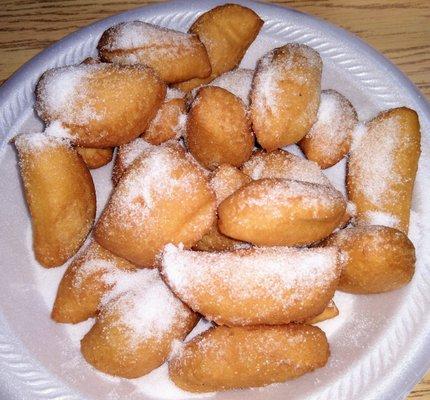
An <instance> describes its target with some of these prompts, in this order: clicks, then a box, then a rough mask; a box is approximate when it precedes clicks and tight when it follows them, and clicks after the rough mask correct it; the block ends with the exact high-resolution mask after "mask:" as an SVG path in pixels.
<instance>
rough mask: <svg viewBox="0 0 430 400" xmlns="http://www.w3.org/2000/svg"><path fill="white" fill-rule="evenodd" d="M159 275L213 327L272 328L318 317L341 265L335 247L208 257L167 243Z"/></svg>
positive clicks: (202, 253)
mask: <svg viewBox="0 0 430 400" xmlns="http://www.w3.org/2000/svg"><path fill="white" fill-rule="evenodd" d="M161 271H162V274H163V276H164V278H165V280H166V282H167V284H168V285H169V287H170V288H171V289H172V290H173V292H174V293H175V294H176V295H177V296H178V297H179V298H180V299H181V300H182V301H183V302H185V303H186V304H188V306H190V308H192V309H193V310H194V311H196V312H198V313H200V314H202V315H204V316H205V318H206V319H208V320H210V321H214V322H216V323H217V324H218V325H228V326H235V325H260V324H266V325H278V324H287V323H289V322H292V321H302V320H304V319H306V318H310V317H315V316H317V315H318V314H321V313H322V312H323V311H324V309H325V307H326V306H327V304H328V302H329V301H330V300H331V299H332V297H333V295H334V292H335V290H336V287H337V284H338V280H339V275H340V272H341V264H340V262H339V252H338V250H337V249H336V248H335V247H333V248H325V249H322V248H312V249H294V248H289V247H272V248H270V247H266V248H264V247H262V248H253V249H245V250H237V251H233V252H216V253H210V252H195V251H190V250H184V249H182V248H181V247H179V248H178V247H175V246H174V245H172V244H169V245H167V246H166V247H165V248H164V251H163V254H162V256H161Z"/></svg>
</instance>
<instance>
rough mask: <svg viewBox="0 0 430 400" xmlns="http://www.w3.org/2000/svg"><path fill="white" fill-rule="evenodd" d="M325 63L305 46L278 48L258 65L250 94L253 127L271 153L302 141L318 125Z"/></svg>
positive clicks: (261, 143)
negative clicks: (317, 119) (322, 71)
mask: <svg viewBox="0 0 430 400" xmlns="http://www.w3.org/2000/svg"><path fill="white" fill-rule="evenodd" d="M321 69H322V62H321V58H320V56H319V54H318V53H317V52H316V51H315V50H312V49H311V48H310V47H308V46H305V45H303V44H297V43H289V44H287V45H285V46H282V47H278V48H276V49H274V50H272V51H270V52H269V53H268V54H266V55H265V56H264V57H263V58H261V59H260V60H259V61H258V64H257V68H256V71H255V75H254V80H253V82H252V90H251V119H252V126H253V129H254V132H255V135H256V137H257V141H258V143H260V145H261V147H263V148H264V149H266V150H268V151H272V150H275V149H278V148H280V147H283V146H286V145H288V144H291V143H296V142H298V141H299V140H300V139H302V138H303V137H304V136H305V135H306V134H307V133H308V132H309V129H311V127H312V125H313V124H314V122H315V121H316V118H317V112H318V107H319V102H320V86H321Z"/></svg>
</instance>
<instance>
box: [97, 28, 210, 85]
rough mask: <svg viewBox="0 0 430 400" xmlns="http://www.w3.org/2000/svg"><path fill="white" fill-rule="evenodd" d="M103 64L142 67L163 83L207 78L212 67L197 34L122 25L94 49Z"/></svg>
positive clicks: (108, 31) (104, 36)
mask: <svg viewBox="0 0 430 400" xmlns="http://www.w3.org/2000/svg"><path fill="white" fill-rule="evenodd" d="M97 48H98V51H99V54H100V57H101V58H102V59H103V60H104V61H108V62H113V63H117V64H125V65H127V64H145V65H147V66H149V67H152V68H153V69H154V70H155V72H157V74H158V75H159V76H160V78H161V79H163V81H165V82H166V83H175V82H182V81H186V80H188V79H192V78H206V77H208V76H209V75H210V73H211V65H210V62H209V58H208V54H207V52H206V48H205V46H204V45H203V44H202V42H200V40H199V38H198V37H197V35H195V34H193V33H191V34H188V33H183V32H178V31H174V30H172V29H166V28H162V27H160V26H156V25H152V24H148V23H146V22H142V21H128V22H122V23H120V24H118V25H115V26H112V27H111V28H109V29H108V30H106V31H105V32H104V33H103V35H102V37H101V38H100V41H99V44H98V46H97Z"/></svg>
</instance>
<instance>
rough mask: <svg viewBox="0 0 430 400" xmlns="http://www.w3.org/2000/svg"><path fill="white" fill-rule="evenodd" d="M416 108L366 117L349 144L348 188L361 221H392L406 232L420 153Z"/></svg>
mask: <svg viewBox="0 0 430 400" xmlns="http://www.w3.org/2000/svg"><path fill="white" fill-rule="evenodd" d="M420 138H421V135H420V125H419V121H418V115H417V113H416V112H415V111H413V110H411V109H409V108H406V107H401V108H393V109H391V110H388V111H384V112H382V113H380V114H378V115H377V116H376V117H375V118H374V119H373V120H371V121H370V122H367V123H366V126H365V131H364V132H362V134H361V137H359V138H356V140H355V142H354V143H353V148H352V150H351V154H350V158H349V164H348V175H347V189H348V197H349V199H350V200H351V201H352V202H354V204H355V205H356V207H357V216H356V221H357V223H359V224H370V225H374V224H379V225H385V224H387V225H389V226H391V227H393V228H396V229H399V230H401V231H402V232H404V233H405V234H407V233H408V228H409V214H410V209H411V200H412V191H413V187H414V182H415V176H416V173H417V168H418V159H419V157H420V152H421V150H420Z"/></svg>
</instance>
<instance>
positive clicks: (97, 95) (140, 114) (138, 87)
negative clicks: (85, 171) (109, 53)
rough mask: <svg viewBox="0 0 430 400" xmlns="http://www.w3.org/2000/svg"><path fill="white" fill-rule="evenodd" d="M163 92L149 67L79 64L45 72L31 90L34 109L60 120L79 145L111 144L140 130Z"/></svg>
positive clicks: (123, 139) (48, 119)
mask: <svg viewBox="0 0 430 400" xmlns="http://www.w3.org/2000/svg"><path fill="white" fill-rule="evenodd" d="M165 94H166V86H165V84H164V83H163V82H162V81H161V80H160V79H159V78H158V77H157V76H156V74H155V73H154V71H152V70H151V69H150V68H147V67H144V66H141V65H136V66H119V65H114V64H105V63H100V64H94V65H91V64H81V65H72V66H68V67H61V68H54V69H50V70H48V71H46V72H45V73H44V74H43V75H42V77H41V78H40V80H39V82H38V84H37V88H36V110H37V113H38V114H39V116H40V117H41V118H42V119H43V120H44V121H45V122H47V123H48V122H51V121H60V122H61V123H62V124H63V125H64V127H65V128H66V129H67V130H68V131H69V132H68V137H69V138H70V139H71V140H72V141H73V142H74V143H75V144H77V145H78V146H82V147H97V148H106V147H115V146H118V145H121V144H124V143H128V142H130V141H131V140H133V139H134V138H136V137H137V136H139V135H140V134H141V133H143V132H144V131H145V130H146V128H147V126H148V124H149V122H150V121H151V120H152V119H153V118H154V116H155V114H156V113H157V111H158V109H159V108H160V106H161V104H162V102H163V99H164V96H165Z"/></svg>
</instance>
